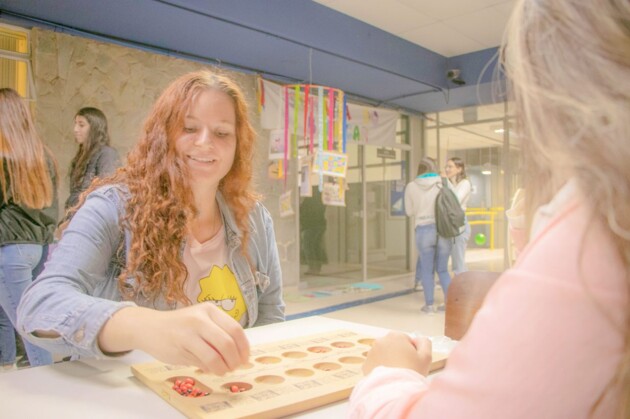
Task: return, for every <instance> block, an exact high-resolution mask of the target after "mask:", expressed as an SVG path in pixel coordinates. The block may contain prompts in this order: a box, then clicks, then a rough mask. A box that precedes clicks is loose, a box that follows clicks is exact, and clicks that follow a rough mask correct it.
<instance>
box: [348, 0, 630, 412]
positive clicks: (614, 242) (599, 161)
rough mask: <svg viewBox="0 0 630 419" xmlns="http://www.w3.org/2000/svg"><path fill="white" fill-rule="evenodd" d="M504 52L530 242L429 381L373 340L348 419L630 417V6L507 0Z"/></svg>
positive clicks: (408, 349) (421, 356) (399, 337)
mask: <svg viewBox="0 0 630 419" xmlns="http://www.w3.org/2000/svg"><path fill="white" fill-rule="evenodd" d="M501 52H502V55H503V56H502V61H503V67H504V68H505V70H506V71H507V75H508V78H509V79H510V80H511V82H512V94H513V98H514V103H515V116H516V119H517V127H518V132H519V134H520V138H521V139H522V140H521V142H520V144H521V147H522V148H521V150H522V157H523V163H524V166H523V167H524V169H525V170H524V173H526V174H527V176H525V177H524V183H525V185H524V186H525V190H526V191H527V193H526V194H525V196H524V197H523V199H524V203H525V205H524V208H525V219H526V226H527V227H526V228H527V230H528V232H529V242H528V244H527V245H526V247H525V248H524V249H523V251H522V252H521V253H520V254H519V256H518V259H517V261H516V263H515V265H514V266H513V267H512V268H511V269H509V270H507V271H505V272H504V273H503V275H502V276H501V277H500V278H499V279H498V280H497V282H496V283H495V284H494V286H493V287H492V289H491V290H490V292H489V293H488V295H487V296H486V298H485V300H484V303H483V306H482V307H481V309H480V310H479V311H478V312H477V314H476V316H475V318H474V320H473V322H472V324H471V325H470V328H469V329H468V332H467V333H466V335H465V336H464V338H463V339H462V340H461V341H460V342H459V344H458V345H457V346H456V347H455V349H454V350H453V352H452V353H451V354H450V357H449V360H448V363H447V364H446V368H445V369H444V370H443V371H442V372H441V373H439V374H437V375H436V376H435V377H434V379H433V380H431V381H430V382H429V381H428V380H427V379H426V375H427V373H428V368H429V365H430V362H431V344H430V341H429V340H428V339H426V338H422V339H412V338H410V337H409V336H407V335H405V334H402V333H392V334H390V335H388V336H387V337H385V338H383V339H381V340H377V341H376V342H375V344H374V346H373V348H372V350H371V351H370V352H369V354H368V357H367V360H366V362H365V364H364V371H365V372H366V373H367V374H368V375H367V377H366V378H365V379H363V381H362V382H360V383H359V384H358V385H357V386H356V387H355V388H354V391H353V393H352V396H351V398H350V416H351V417H357V418H358V417H370V418H372V417H382V418H398V417H412V418H436V417H439V418H462V417H471V418H498V417H500V418H598V419H600V418H628V417H630V217H628V214H630V165H629V164H628V162H629V161H630V141H628V133H630V118H629V117H628V115H630V2H628V1H627V0H562V1H559V0H536V1H532V0H517V1H516V4H515V10H514V13H513V14H512V17H511V19H510V22H509V25H508V32H507V41H506V42H505V43H504V47H503V48H502V49H501Z"/></svg>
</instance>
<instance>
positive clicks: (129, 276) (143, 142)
mask: <svg viewBox="0 0 630 419" xmlns="http://www.w3.org/2000/svg"><path fill="white" fill-rule="evenodd" d="M254 145H255V133H254V131H253V129H252V127H251V125H250V123H249V120H248V114H247V107H246V103H245V99H244V97H243V94H242V92H241V90H240V89H239V88H238V86H236V85H235V84H234V82H232V81H231V80H230V79H228V78H226V77H225V76H220V75H216V74H213V73H209V72H198V73H191V74H187V75H184V76H182V77H180V78H179V79H177V80H175V81H174V82H173V83H172V84H171V85H170V86H169V87H167V88H166V90H165V91H164V92H163V93H162V95H161V96H160V97H159V98H158V100H157V102H156V103H155V105H154V107H153V110H152V111H151V113H150V114H149V117H148V119H147V121H146V122H145V125H144V132H143V135H142V136H141V138H140V140H139V142H138V144H137V145H136V147H135V148H134V149H133V150H132V151H131V152H130V153H129V155H128V159H127V164H126V166H124V167H123V168H121V169H120V170H118V171H117V172H116V174H114V175H113V176H111V177H108V178H105V179H98V180H96V181H95V182H94V183H93V184H92V186H91V187H90V190H88V192H87V193H86V194H85V195H84V196H83V197H84V202H83V203H81V205H80V206H77V207H75V208H78V209H76V213H74V214H70V215H71V217H70V218H69V219H70V221H69V222H68V223H66V224H67V225H65V226H62V227H61V228H64V231H63V235H62V237H61V240H60V241H59V244H58V246H57V248H56V249H55V252H54V253H53V255H52V258H51V260H49V261H48V263H47V264H46V268H45V269H44V272H43V273H42V274H41V276H40V277H39V280H38V281H37V282H36V283H34V284H33V285H32V286H31V287H30V288H29V289H28V290H27V291H26V292H25V294H24V297H23V298H22V302H21V304H20V306H19V308H18V318H19V320H18V323H19V330H20V332H21V333H22V334H23V336H25V337H27V338H28V339H29V340H30V341H31V342H34V343H36V344H38V345H41V346H42V347H45V348H48V349H49V350H51V351H53V352H56V353H63V354H71V355H73V356H74V357H76V356H108V355H115V354H119V353H122V352H126V351H130V350H133V349H140V350H143V351H144V352H147V353H149V354H151V355H153V356H154V357H155V358H157V359H159V360H161V361H164V362H167V363H171V364H178V365H192V366H196V367H198V368H200V369H202V370H203V371H207V372H214V373H217V374H223V373H225V372H227V371H231V370H233V369H235V368H236V367H238V366H239V365H241V364H243V363H244V362H246V361H247V359H248V355H249V343H248V341H247V338H246V336H245V334H244V332H243V327H251V326H258V325H263V324H267V323H273V322H278V321H283V320H284V303H283V301H282V278H281V271H280V261H279V258H278V252H277V246H276V241H275V235H274V231H273V223H272V220H271V216H270V215H269V213H268V212H267V210H266V209H265V208H264V207H263V206H262V204H261V203H260V202H258V200H257V195H256V194H255V193H254V192H253V190H252V189H251V186H250V183H251V177H252V156H253V152H254V149H255V148H254Z"/></svg>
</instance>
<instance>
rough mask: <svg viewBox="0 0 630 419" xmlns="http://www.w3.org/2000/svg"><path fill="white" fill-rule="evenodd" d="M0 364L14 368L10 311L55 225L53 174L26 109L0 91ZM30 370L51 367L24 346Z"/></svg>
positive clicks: (39, 352) (45, 356) (9, 92)
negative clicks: (37, 366) (37, 367)
mask: <svg viewBox="0 0 630 419" xmlns="http://www.w3.org/2000/svg"><path fill="white" fill-rule="evenodd" d="M0 157H1V158H0V175H1V176H0V366H1V367H2V368H3V369H10V368H13V366H14V364H15V357H16V356H15V348H16V346H15V343H16V342H15V333H14V330H13V329H14V327H15V324H16V310H17V306H18V304H19V302H20V298H21V297H22V293H23V292H24V290H25V289H26V287H27V286H28V285H29V284H30V283H31V282H33V280H34V279H35V278H36V276H37V274H38V273H39V272H40V271H41V269H42V267H43V262H44V260H45V259H46V256H47V251H48V244H50V243H51V242H52V240H53V233H54V229H55V226H56V224H57V212H58V211H57V183H56V181H57V174H56V172H57V170H56V163H55V161H54V159H53V157H52V155H51V153H50V152H49V151H48V150H47V149H46V146H44V144H43V143H42V141H41V140H40V138H39V136H38V135H37V132H36V131H35V125H34V124H33V120H32V118H31V115H30V112H29V110H28V106H27V105H26V103H25V102H24V100H23V99H22V98H21V97H20V95H19V94H18V93H17V92H16V91H15V90H13V89H8V88H3V89H0ZM25 349H26V354H27V356H28V360H29V363H30V365H31V366H36V365H46V364H50V363H52V356H51V354H50V353H49V352H47V351H45V350H43V349H41V348H39V347H38V346H35V345H33V344H31V343H28V342H25Z"/></svg>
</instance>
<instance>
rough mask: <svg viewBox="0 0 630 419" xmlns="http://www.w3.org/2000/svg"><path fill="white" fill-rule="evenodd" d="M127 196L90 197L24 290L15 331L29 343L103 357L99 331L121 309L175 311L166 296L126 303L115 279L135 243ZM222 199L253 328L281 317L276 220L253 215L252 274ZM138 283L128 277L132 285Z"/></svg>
mask: <svg viewBox="0 0 630 419" xmlns="http://www.w3.org/2000/svg"><path fill="white" fill-rule="evenodd" d="M127 199H128V192H127V191H126V188H124V187H122V186H118V185H109V186H104V187H101V188H99V189H97V190H95V191H94V192H92V193H90V195H89V196H88V197H87V199H86V201H85V203H84V204H83V206H82V207H81V208H80V209H79V211H77V213H76V214H75V215H74V217H73V218H72V221H71V222H70V224H69V225H68V227H67V228H66V230H65V231H64V233H63V236H62V238H61V240H60V241H59V243H58V244H57V246H56V248H55V249H54V251H53V253H52V256H51V258H50V260H49V261H48V262H47V263H46V267H45V269H44V272H42V274H41V275H40V276H39V277H38V279H37V281H35V282H34V283H33V284H31V285H30V286H29V287H28V289H27V290H26V291H25V292H24V295H23V296H22V300H21V302H20V306H19V307H18V330H19V331H20V333H22V334H23V336H25V337H26V338H27V339H28V340H29V341H31V342H32V343H34V344H35V345H38V346H41V347H42V348H45V349H47V350H49V351H51V352H53V353H59V354H64V355H66V354H69V355H71V356H72V357H73V358H75V357H78V356H99V357H103V356H106V355H105V354H103V352H102V351H101V350H100V348H99V346H98V341H97V337H98V333H99V332H100V330H101V328H102V327H103V326H104V324H105V323H106V322H107V320H108V319H109V318H110V317H111V316H112V315H113V314H114V313H115V312H116V311H118V310H120V309H121V308H124V307H128V306H135V305H138V306H144V307H150V308H155V309H158V310H173V309H175V307H176V304H168V303H167V302H166V301H165V300H164V299H163V298H158V299H157V300H156V301H153V300H152V299H151V300H149V299H146V298H142V297H141V296H138V297H136V298H135V300H134V301H123V300H122V297H121V294H120V291H119V289H118V281H117V277H118V275H119V273H120V271H121V268H122V266H121V265H122V263H121V261H120V260H119V256H117V253H118V252H117V249H118V248H119V246H120V243H121V241H122V240H124V241H125V244H124V249H125V254H127V252H126V249H128V248H129V245H130V243H131V237H130V232H129V231H128V230H125V231H123V230H122V229H121V226H120V218H121V216H122V215H123V214H124V211H125V203H126V201H127ZM217 202H218V204H219V207H220V209H221V213H222V215H223V221H224V226H225V232H226V240H227V246H228V264H229V266H230V268H231V269H232V271H233V272H234V274H235V276H236V278H237V280H238V284H239V287H240V289H241V293H242V295H243V298H244V299H245V302H246V304H247V315H248V327H252V326H259V325H263V324H268V323H274V322H278V321H283V320H284V302H283V300H282V273H281V271H280V260H279V257H278V248H277V245H276V240H275V235H274V231H273V221H272V219H271V216H270V215H269V212H268V211H267V210H266V209H265V208H264V207H263V205H262V204H260V203H257V204H256V206H255V208H254V209H253V210H252V212H251V214H250V216H249V217H250V240H249V245H248V248H247V249H248V252H249V255H250V259H251V261H252V263H253V264H254V267H255V270H256V273H255V274H253V273H252V270H251V269H250V265H249V264H248V262H247V259H246V257H245V256H244V254H243V253H242V247H241V238H240V230H239V229H238V227H237V226H236V223H235V219H234V216H233V214H232V211H231V210H230V208H229V207H228V205H227V203H226V202H225V200H224V199H223V196H222V195H221V194H220V193H217ZM133 281H134V279H133V278H130V279H128V282H129V283H133ZM35 330H52V331H55V332H57V333H59V334H60V335H61V336H60V337H59V338H54V339H53V338H38V337H35V336H33V335H32V333H33V331H35Z"/></svg>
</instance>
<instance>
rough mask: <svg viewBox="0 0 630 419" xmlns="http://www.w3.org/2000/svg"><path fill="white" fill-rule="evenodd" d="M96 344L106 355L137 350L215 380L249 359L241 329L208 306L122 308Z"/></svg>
mask: <svg viewBox="0 0 630 419" xmlns="http://www.w3.org/2000/svg"><path fill="white" fill-rule="evenodd" d="M98 342H99V345H100V348H101V350H102V351H103V352H105V353H115V352H123V351H128V350H132V349H140V350H142V351H144V352H146V353H148V354H150V355H152V356H153V357H155V358H157V359H159V360H160V361H162V362H166V363H168V364H173V365H192V366H195V367H197V368H199V369H200V370H202V371H204V372H210V373H214V374H218V375H223V374H225V373H227V372H229V371H233V370H234V369H236V368H237V367H239V366H240V365H242V364H244V363H246V362H247V360H248V358H249V341H248V340H247V337H246V336H245V332H244V331H243V328H242V327H241V325H240V324H239V323H238V322H237V321H236V320H234V319H233V318H232V317H230V316H229V315H227V314H226V313H225V312H223V311H222V310H221V309H220V308H218V307H216V306H215V305H214V304H211V303H201V304H196V305H193V306H190V307H185V308H181V309H177V310H173V311H158V310H152V309H148V308H143V307H127V308H123V309H121V310H119V311H118V312H116V313H115V314H114V315H113V316H112V317H111V319H110V320H109V321H108V322H107V323H106V324H105V326H104V327H103V329H102V330H101V333H100V334H99V338H98Z"/></svg>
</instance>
